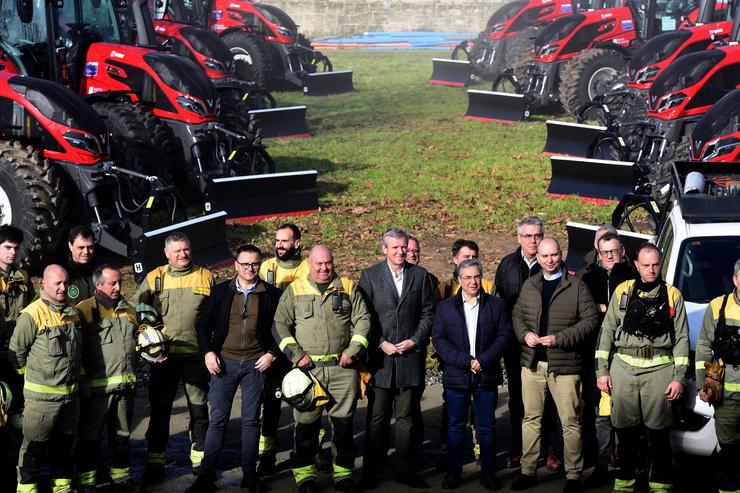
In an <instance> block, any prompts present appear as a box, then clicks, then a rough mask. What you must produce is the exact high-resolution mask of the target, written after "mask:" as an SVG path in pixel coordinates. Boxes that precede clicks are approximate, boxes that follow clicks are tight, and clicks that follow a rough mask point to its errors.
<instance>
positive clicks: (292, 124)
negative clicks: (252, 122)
mask: <svg viewBox="0 0 740 493" xmlns="http://www.w3.org/2000/svg"><path fill="white" fill-rule="evenodd" d="M249 116H253V117H254V118H255V119H256V120H257V128H259V129H260V130H261V131H262V132H261V135H262V137H264V138H271V137H310V136H311V134H310V133H309V132H308V126H307V125H306V106H305V105H304V106H286V107H284V108H268V109H265V110H251V111H250V112H249Z"/></svg>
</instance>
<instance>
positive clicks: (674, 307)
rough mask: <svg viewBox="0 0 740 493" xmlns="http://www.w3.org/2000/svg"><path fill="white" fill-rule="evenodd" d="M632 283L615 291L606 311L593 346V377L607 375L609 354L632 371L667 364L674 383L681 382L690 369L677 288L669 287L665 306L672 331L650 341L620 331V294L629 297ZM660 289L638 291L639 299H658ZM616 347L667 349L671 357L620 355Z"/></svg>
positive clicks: (686, 329)
mask: <svg viewBox="0 0 740 493" xmlns="http://www.w3.org/2000/svg"><path fill="white" fill-rule="evenodd" d="M634 284H635V281H634V280H633V279H631V280H629V281H625V282H623V283H622V284H620V285H619V286H617V288H616V289H615V290H614V294H613V295H612V299H611V301H610V302H609V308H607V310H606V316H605V317H604V322H603V323H602V324H601V332H600V333H599V341H598V345H597V346H596V376H597V377H602V376H606V375H609V364H610V362H611V358H612V354H613V353H614V357H615V358H619V359H621V360H622V361H623V362H625V363H627V364H628V365H630V366H633V367H635V368H640V369H643V370H644V371H645V372H648V371H653V370H655V369H657V368H659V367H660V368H662V367H664V366H666V365H672V366H673V380H674V381H676V382H681V383H684V382H685V379H686V372H687V370H688V366H689V324H688V321H687V318H686V308H685V307H684V303H683V297H682V296H681V293H680V292H679V290H678V289H676V288H675V287H673V286H671V285H670V284H668V285H667V286H666V287H667V288H668V305H669V310H670V314H671V318H672V320H673V331H672V333H671V331H669V332H668V333H667V334H664V335H662V336H659V337H656V338H655V339H654V340H652V341H651V340H650V339H648V338H646V337H639V336H636V335H633V334H628V333H626V332H625V331H624V330H622V323H623V322H624V316H625V314H626V313H627V311H626V308H624V309H623V308H622V307H620V302H621V299H622V295H624V294H626V295H627V296H629V295H630V294H631V292H632V287H633V286H634ZM659 289H660V286H658V287H656V288H655V289H653V290H652V291H650V292H648V293H643V292H640V296H646V297H649V298H655V297H656V296H658V291H659ZM619 348H628V349H636V348H651V349H659V350H666V351H668V352H669V353H670V354H663V355H656V356H653V357H650V358H642V357H637V356H630V355H626V354H620V353H619V352H618V350H619Z"/></svg>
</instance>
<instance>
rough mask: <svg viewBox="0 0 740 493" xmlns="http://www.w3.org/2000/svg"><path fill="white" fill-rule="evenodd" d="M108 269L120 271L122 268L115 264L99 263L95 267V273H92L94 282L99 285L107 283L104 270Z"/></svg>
mask: <svg viewBox="0 0 740 493" xmlns="http://www.w3.org/2000/svg"><path fill="white" fill-rule="evenodd" d="M106 269H107V270H114V271H116V272H118V273H120V272H121V269H119V268H118V267H116V266H115V265H113V264H102V265H99V266H97V267H95V270H94V271H93V274H92V280H93V284H94V285H97V284H105V276H104V275H103V271H105V270H106Z"/></svg>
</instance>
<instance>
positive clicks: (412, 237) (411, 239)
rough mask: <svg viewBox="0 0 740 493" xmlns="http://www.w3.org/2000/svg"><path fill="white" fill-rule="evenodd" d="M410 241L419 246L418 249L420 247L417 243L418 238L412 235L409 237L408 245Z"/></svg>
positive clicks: (418, 242) (419, 243)
mask: <svg viewBox="0 0 740 493" xmlns="http://www.w3.org/2000/svg"><path fill="white" fill-rule="evenodd" d="M412 241H415V242H416V244H417V245H419V247H421V242H420V241H419V238H417V237H416V236H413V235H409V243H411V242H412Z"/></svg>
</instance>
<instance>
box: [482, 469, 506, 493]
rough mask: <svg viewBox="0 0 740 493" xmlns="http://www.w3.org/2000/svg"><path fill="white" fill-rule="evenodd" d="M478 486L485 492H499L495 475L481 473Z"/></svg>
mask: <svg viewBox="0 0 740 493" xmlns="http://www.w3.org/2000/svg"><path fill="white" fill-rule="evenodd" d="M480 484H481V485H482V486H483V487H484V488H485V489H487V490H500V489H501V483H500V482H499V480H498V478H497V477H496V475H495V474H491V473H485V472H484V473H482V474H481V476H480Z"/></svg>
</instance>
